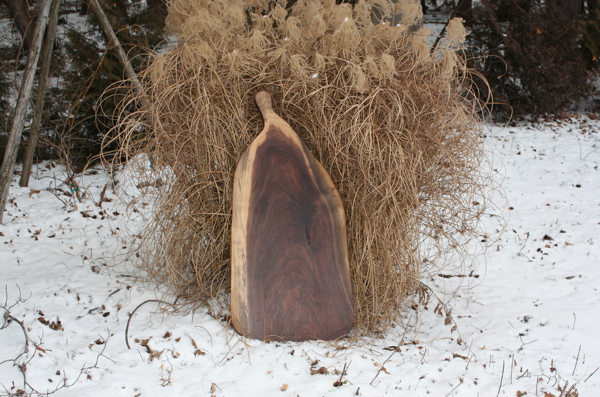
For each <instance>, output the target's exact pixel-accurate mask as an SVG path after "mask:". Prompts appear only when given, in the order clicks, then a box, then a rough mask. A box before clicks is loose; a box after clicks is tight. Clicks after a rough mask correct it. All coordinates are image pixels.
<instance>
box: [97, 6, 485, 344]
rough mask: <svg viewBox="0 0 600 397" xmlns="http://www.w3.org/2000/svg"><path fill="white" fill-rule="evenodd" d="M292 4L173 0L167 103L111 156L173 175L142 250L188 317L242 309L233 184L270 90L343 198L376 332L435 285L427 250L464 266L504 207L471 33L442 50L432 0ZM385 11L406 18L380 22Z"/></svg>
mask: <svg viewBox="0 0 600 397" xmlns="http://www.w3.org/2000/svg"><path fill="white" fill-rule="evenodd" d="M284 7H285V1H284V2H267V1H263V0H256V1H253V2H242V1H237V0H223V1H219V2H218V1H210V0H207V1H200V0H173V1H171V2H170V3H169V16H168V18H167V24H168V27H169V29H171V31H173V32H175V33H176V34H177V35H178V38H179V41H178V44H177V45H176V46H175V47H173V48H171V49H170V50H168V51H166V52H165V53H162V54H157V55H156V57H155V60H154V63H153V64H152V66H151V67H150V68H149V69H148V70H147V71H146V73H145V74H144V75H143V76H142V81H143V84H144V89H145V97H146V98H148V99H149V100H150V102H151V104H152V106H151V107H147V108H144V109H141V110H138V111H136V112H133V113H126V112H125V111H124V112H123V114H122V115H121V119H120V123H119V126H120V129H119V132H118V133H117V134H115V135H114V137H113V138H112V139H113V142H114V141H118V142H119V146H120V148H121V150H120V151H119V152H118V153H110V152H106V153H105V155H106V156H107V158H109V157H110V156H113V155H115V156H114V157H112V160H113V161H128V160H130V159H132V158H134V157H135V156H139V155H140V154H143V156H147V159H148V162H149V163H150V166H149V167H150V168H148V169H147V170H149V172H151V173H155V175H159V174H160V175H163V176H162V177H158V176H157V177H155V179H160V180H159V181H157V182H156V183H154V184H153V187H151V188H149V189H150V190H148V193H147V197H145V198H144V199H145V200H150V199H154V209H155V212H154V217H153V219H152V220H151V221H150V222H149V223H148V225H147V228H146V230H145V231H143V233H142V235H143V238H142V243H141V245H140V247H139V248H138V249H137V250H136V251H135V254H136V255H138V256H140V257H141V265H140V266H141V268H142V269H143V270H144V271H145V272H147V276H148V278H149V279H150V280H154V281H156V282H158V283H161V284H164V285H166V286H167V287H168V289H169V291H170V292H171V293H172V294H173V295H174V296H178V302H184V303H187V304H189V305H191V306H187V307H192V306H196V305H209V304H211V305H212V304H213V303H215V302H219V303H221V304H222V305H224V306H222V307H225V308H226V307H227V306H226V305H227V296H228V295H227V294H228V293H229V292H230V271H231V269H230V239H231V214H232V207H231V204H232V190H233V177H234V172H235V169H236V166H237V163H238V160H239V158H240V157H241V155H242V153H243V152H244V150H245V149H246V147H247V146H248V145H249V144H250V143H251V142H252V140H253V139H254V138H255V137H256V136H257V135H258V134H259V133H260V132H261V130H262V128H263V121H262V118H261V116H260V112H259V110H258V109H257V107H256V105H255V103H254V99H253V98H254V95H255V94H256V93H257V92H258V91H260V90H267V91H269V92H270V93H271V95H272V96H273V104H274V107H275V111H276V112H277V113H278V114H279V115H281V116H282V117H283V118H284V119H285V120H286V121H287V122H288V123H289V124H290V125H291V126H292V128H294V130H295V131H296V132H297V133H298V134H299V135H300V137H301V138H302V139H303V140H304V142H305V143H306V145H307V146H308V148H309V149H310V150H311V151H312V153H313V154H314V155H315V157H316V158H317V159H318V160H319V161H320V162H321V163H322V164H323V166H324V168H325V169H326V170H327V171H328V172H329V174H330V175H331V177H332V179H333V181H334V183H335V184H336V186H337V187H338V189H339V192H340V194H341V196H342V199H343V202H344V207H345V211H346V218H347V233H348V236H347V237H348V245H349V258H350V272H351V280H352V288H353V294H354V310H355V330H356V332H357V335H375V334H376V333H378V332H382V331H386V330H387V329H388V328H389V327H390V326H391V325H392V324H393V323H394V321H396V320H398V319H399V318H400V316H401V314H402V312H403V310H404V309H405V308H406V307H407V303H409V302H410V301H411V300H412V299H413V298H414V296H415V293H416V292H417V291H418V290H419V289H420V288H421V284H420V279H421V277H422V264H423V261H424V259H425V256H426V258H427V260H429V263H435V264H436V266H437V267H443V266H444V264H445V262H446V261H450V259H451V258H452V257H454V258H455V259H456V256H458V258H459V265H458V267H461V266H463V265H464V263H465V259H466V258H468V256H469V252H470V251H469V250H468V249H467V248H466V247H467V243H468V242H469V241H472V240H473V239H474V238H475V237H476V236H477V234H478V233H479V231H478V225H479V219H480V217H481V216H482V214H483V213H484V211H485V210H486V208H488V206H489V204H490V203H489V201H487V199H486V194H487V193H488V187H489V184H490V179H489V178H490V177H489V175H488V174H486V173H485V171H484V170H485V169H486V168H485V166H483V163H484V161H485V152H484V150H483V141H482V139H481V137H480V130H481V124H480V122H479V119H478V117H477V110H478V109H479V104H478V102H477V101H476V100H475V99H474V96H473V95H471V94H470V92H469V91H468V90H467V89H466V88H465V87H466V86H467V85H466V84H465V79H467V78H468V71H467V70H466V69H465V68H464V66H463V64H462V62H461V61H460V59H459V58H458V57H457V55H456V50H457V49H458V48H459V46H460V43H461V41H462V40H463V39H464V32H462V31H461V29H459V28H458V26H455V28H457V29H455V30H454V32H455V33H454V36H451V37H449V38H448V40H447V41H446V42H445V43H444V45H442V46H440V48H438V49H437V50H436V52H435V53H434V54H430V49H429V47H428V46H427V42H426V36H427V34H428V32H427V30H425V29H416V30H415V29H414V25H415V23H417V22H418V20H419V19H420V16H421V15H420V8H419V5H418V3H416V2H415V3H413V2H412V1H405V2H398V3H397V4H393V3H386V2H384V3H379V2H375V1H366V2H365V1H359V2H357V3H356V5H355V6H354V7H352V6H350V5H339V6H338V5H335V1H329V0H325V1H322V0H308V1H305V0H301V1H298V2H297V3H295V4H294V6H293V7H292V8H291V9H289V10H286V9H285V8H284ZM375 8H377V15H389V16H392V15H394V17H389V18H384V19H383V23H382V22H378V23H377V24H374V23H373V18H372V15H373V14H374V9H375ZM380 21H381V20H380ZM390 25H392V26H390ZM459 25H460V24H459ZM137 100H139V98H138V97H135V96H132V97H131V98H130V101H131V102H129V103H128V105H129V104H130V103H133V102H134V101H137ZM140 120H147V121H146V122H145V124H144V125H143V128H142V126H141V124H140V123H141V122H140ZM110 143H111V142H108V141H107V142H106V144H107V145H108V144H110ZM137 158H140V157H137ZM138 163H146V162H144V161H142V162H138ZM482 170H483V171H482ZM449 252H451V255H448V253H449ZM213 298H217V299H216V300H215V299H213Z"/></svg>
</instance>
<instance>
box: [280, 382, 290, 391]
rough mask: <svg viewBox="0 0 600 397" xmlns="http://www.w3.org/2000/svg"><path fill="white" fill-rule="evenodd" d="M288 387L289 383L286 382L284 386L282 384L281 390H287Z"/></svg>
mask: <svg viewBox="0 0 600 397" xmlns="http://www.w3.org/2000/svg"><path fill="white" fill-rule="evenodd" d="M288 387H289V386H288V384H287V383H284V384H283V386H281V391H286V390H287V388H288Z"/></svg>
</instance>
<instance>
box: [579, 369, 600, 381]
mask: <svg viewBox="0 0 600 397" xmlns="http://www.w3.org/2000/svg"><path fill="white" fill-rule="evenodd" d="M599 368H600V367H598V368H596V369H595V370H594V372H592V373H591V374H590V376H588V377H587V378H585V380H584V381H583V383H585V382H587V381H588V379H589V378H591V377H592V375H594V374H595V373H596V371H598V369H599Z"/></svg>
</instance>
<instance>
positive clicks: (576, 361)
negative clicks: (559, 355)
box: [571, 345, 581, 375]
mask: <svg viewBox="0 0 600 397" xmlns="http://www.w3.org/2000/svg"><path fill="white" fill-rule="evenodd" d="M579 352H581V345H579V350H577V359H576V360H575V366H574V367H573V373H572V374H571V375H575V370H576V369H577V363H578V362H579Z"/></svg>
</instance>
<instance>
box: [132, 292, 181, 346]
mask: <svg viewBox="0 0 600 397" xmlns="http://www.w3.org/2000/svg"><path fill="white" fill-rule="evenodd" d="M151 302H156V303H164V304H165V305H169V306H173V304H172V303H169V302H165V301H161V300H160V299H148V300H146V301H144V302H142V303H140V304H139V305H138V306H137V307H136V308H135V309H133V311H132V312H131V314H130V315H129V318H128V319H127V326H126V327H125V344H126V345H127V348H128V349H131V346H129V337H128V336H127V334H128V333H129V323H130V322H131V318H132V317H133V315H134V314H135V312H136V311H137V309H139V308H140V307H142V306H144V305H145V304H146V303H151Z"/></svg>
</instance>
